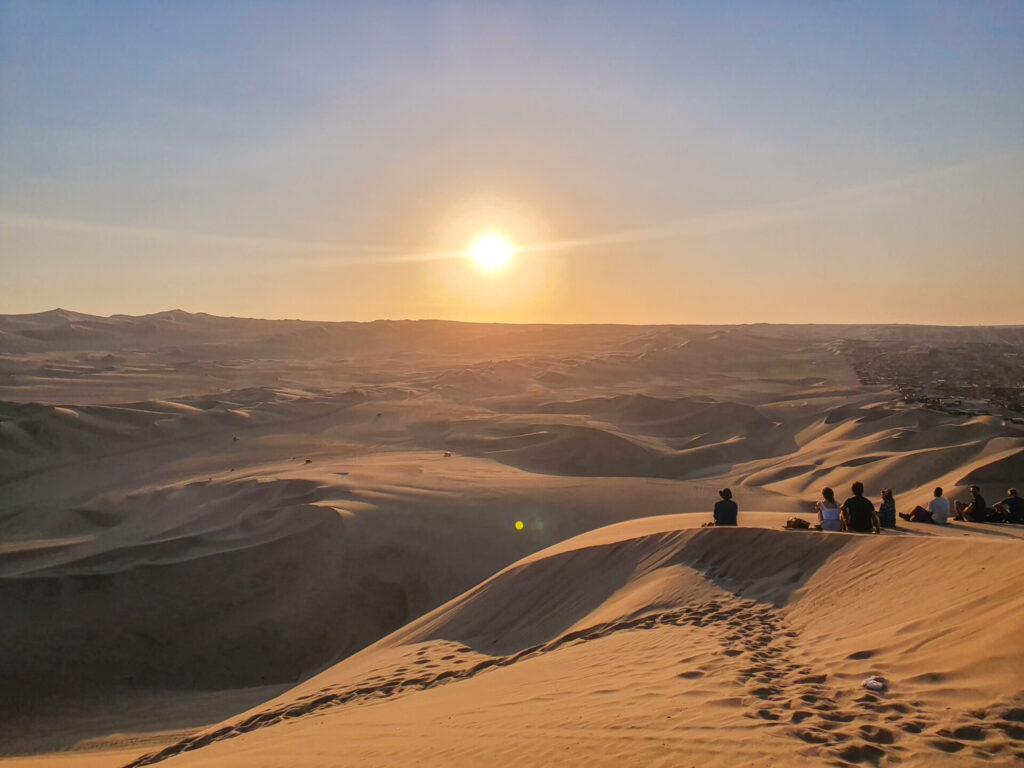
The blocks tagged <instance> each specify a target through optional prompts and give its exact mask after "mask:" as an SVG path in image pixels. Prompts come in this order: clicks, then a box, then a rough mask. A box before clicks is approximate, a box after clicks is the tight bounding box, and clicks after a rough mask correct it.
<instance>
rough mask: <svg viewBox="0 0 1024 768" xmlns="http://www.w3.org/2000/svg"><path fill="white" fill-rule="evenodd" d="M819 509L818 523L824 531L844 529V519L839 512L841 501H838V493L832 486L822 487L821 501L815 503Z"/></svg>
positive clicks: (815, 506)
mask: <svg viewBox="0 0 1024 768" xmlns="http://www.w3.org/2000/svg"><path fill="white" fill-rule="evenodd" d="M814 508H815V509H816V510H818V524H819V525H821V530H823V531H841V530H843V521H842V519H841V516H840V512H839V502H838V501H836V494H835V491H833V490H832V489H831V488H822V489H821V501H817V502H815V503H814Z"/></svg>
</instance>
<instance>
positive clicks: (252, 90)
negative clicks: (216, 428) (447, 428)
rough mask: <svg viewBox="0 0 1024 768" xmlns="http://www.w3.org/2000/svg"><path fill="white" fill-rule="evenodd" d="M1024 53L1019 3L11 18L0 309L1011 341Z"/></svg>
mask: <svg viewBox="0 0 1024 768" xmlns="http://www.w3.org/2000/svg"><path fill="white" fill-rule="evenodd" d="M1022 40H1024V6H1021V5H1019V4H1014V3H998V2H992V3H958V2H948V3H946V2H943V3H939V2H931V3H917V2H907V3H899V4H892V5H889V4H886V5H881V4H879V5H866V4H861V5H815V6H809V5H806V4H799V3H792V2H772V3H744V2H737V3H729V4H706V3H680V4H676V5H670V6H664V5H662V6H653V5H636V4H627V3H601V4H590V3H559V4H556V5H550V4H543V3H530V2H520V3H511V4H500V5H499V4H490V3H483V4H480V3H461V2H446V3H410V4H391V3H382V4H374V5H366V6H363V5H342V4H337V5H335V4H327V3H318V2H300V3H277V2H249V3H241V2H237V3H223V4H217V5H215V6H209V5H203V4H199V3H179V4H174V5H168V4H160V3H153V2H138V3H118V2H112V3H104V4H96V5H85V4H77V3H61V2H54V3H46V4H42V3H29V2H13V1H11V0H0V268H2V270H3V274H4V277H5V279H4V281H3V282H2V287H0V312H3V313H30V312H39V311H45V310H48V309H52V308H54V307H58V306H61V307H67V308H69V309H71V310H72V311H78V312H84V313H88V314H96V315H101V316H108V315H111V314H135V315H138V314H148V313H154V312H158V311H163V310H166V309H167V307H180V308H181V309H183V310H186V311H190V312H207V313H210V314H216V315H221V316H239V317H261V318H267V319H279V318H301V319H305V320H312V321H325V320H338V321H346V320H349V321H369V320H374V319H380V318H395V319H402V318H409V319H416V318H423V319H427V318H429V319H444V320H455V321H471V322H509V323H585V324H609V323H611V324H618V323H622V324H631V325H648V324H706V325H723V324H747V323H758V322H767V323H780V324H826V325H827V324H917V325H930V324H934V325H1019V324H1022V323H1024V302H1021V300H1020V299H1019V298H1018V297H1017V296H1015V295H1014V294H1013V293H1012V292H1011V291H1012V290H1013V289H1012V286H1014V285H1019V284H1020V283H1021V281H1022V280H1024V258H1021V255H1022V253H1024V196H1022V195H1021V194H1020V189H1019V179H1020V178H1021V177H1022V175H1024V128H1022V126H1024V79H1022V78H1021V77H1020V72H1022V71H1024V46H1022V45H1021V41H1022ZM492 231H494V232H500V233H501V234H502V235H503V236H504V237H505V238H506V239H507V240H508V242H509V243H510V244H511V247H512V248H514V250H515V252H514V254H513V256H512V260H511V264H510V265H509V266H508V268H507V269H504V270H496V271H493V272H487V271H483V270H481V269H478V268H476V267H474V266H473V265H472V264H470V263H469V260H468V259H467V258H466V257H465V255H464V252H465V251H466V249H467V248H469V246H470V244H471V243H472V242H473V241H474V239H475V238H477V237H478V236H479V235H481V234H483V233H485V232H492Z"/></svg>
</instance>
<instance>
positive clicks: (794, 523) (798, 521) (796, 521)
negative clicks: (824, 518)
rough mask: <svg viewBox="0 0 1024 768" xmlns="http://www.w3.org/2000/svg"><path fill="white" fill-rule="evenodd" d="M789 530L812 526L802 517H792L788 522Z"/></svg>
mask: <svg viewBox="0 0 1024 768" xmlns="http://www.w3.org/2000/svg"><path fill="white" fill-rule="evenodd" d="M786 527H787V528H810V527H811V524H810V523H808V522H807V521H806V520H804V519H803V518H801V517H791V518H789V520H787V521H786Z"/></svg>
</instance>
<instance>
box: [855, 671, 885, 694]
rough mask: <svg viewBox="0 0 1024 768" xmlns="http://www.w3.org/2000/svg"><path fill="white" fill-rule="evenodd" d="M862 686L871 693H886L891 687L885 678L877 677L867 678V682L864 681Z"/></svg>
mask: <svg viewBox="0 0 1024 768" xmlns="http://www.w3.org/2000/svg"><path fill="white" fill-rule="evenodd" d="M861 685H863V686H864V687H865V688H867V689H868V690H869V691H884V690H885V689H886V688H888V687H889V685H888V683H886V682H885V678H884V677H878V676H877V675H872V676H871V677H869V678H867V679H866V680H864V682H862V683H861Z"/></svg>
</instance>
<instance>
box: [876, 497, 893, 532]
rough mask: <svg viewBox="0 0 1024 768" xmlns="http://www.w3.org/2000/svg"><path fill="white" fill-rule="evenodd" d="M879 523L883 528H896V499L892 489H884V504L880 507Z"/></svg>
mask: <svg viewBox="0 0 1024 768" xmlns="http://www.w3.org/2000/svg"><path fill="white" fill-rule="evenodd" d="M878 522H879V524H880V525H881V526H882V527H883V528H895V527H896V499H894V498H893V496H892V489H891V488H883V489H882V503H881V504H879V505H878Z"/></svg>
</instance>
